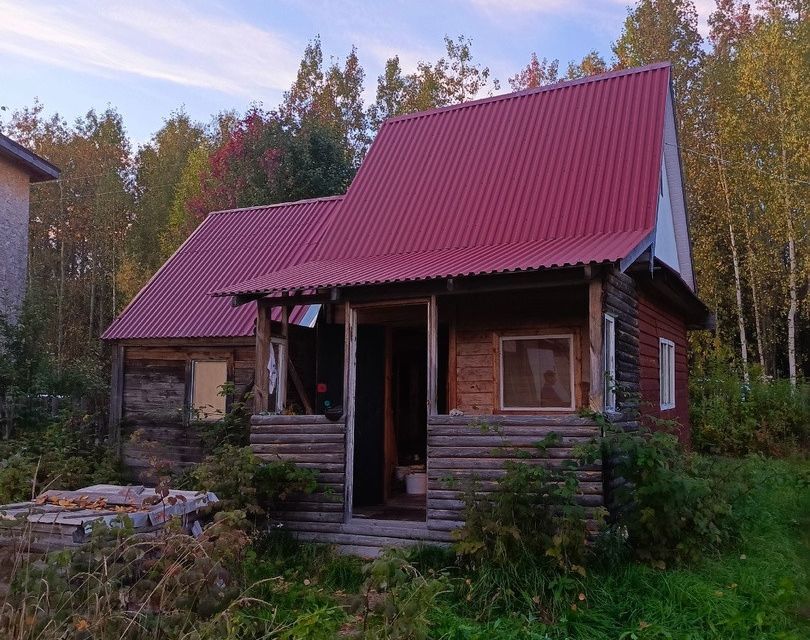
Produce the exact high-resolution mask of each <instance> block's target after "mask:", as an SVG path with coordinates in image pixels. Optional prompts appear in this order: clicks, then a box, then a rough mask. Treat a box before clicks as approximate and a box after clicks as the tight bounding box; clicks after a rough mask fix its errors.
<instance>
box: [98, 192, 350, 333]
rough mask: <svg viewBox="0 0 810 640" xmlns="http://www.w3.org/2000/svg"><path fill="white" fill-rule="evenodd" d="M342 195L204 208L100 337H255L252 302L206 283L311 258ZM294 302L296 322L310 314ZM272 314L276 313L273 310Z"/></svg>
mask: <svg viewBox="0 0 810 640" xmlns="http://www.w3.org/2000/svg"><path fill="white" fill-rule="evenodd" d="M341 200H342V196H335V197H331V198H318V199H313V200H301V201H299V202H293V203H285V204H280V205H272V206H265V207H255V208H249V209H234V210H230V211H219V212H215V213H211V214H209V215H208V216H207V217H206V218H205V220H204V221H203V222H202V224H200V226H199V227H198V228H197V229H196V230H195V231H194V233H192V234H191V236H189V238H188V239H187V240H186V241H185V242H184V243H183V245H182V246H181V247H180V248H179V249H178V250H177V251H176V252H175V253H174V255H173V256H172V257H171V258H169V260H168V261H167V262H166V263H165V264H164V265H163V266H162V267H161V268H160V269H159V270H158V271H157V273H155V275H154V276H153V277H152V279H151V280H150V281H149V283H148V284H147V285H146V286H145V287H144V288H143V289H142V290H141V291H140V292H139V293H138V295H137V296H135V298H134V299H133V300H132V302H130V304H129V305H128V306H127V308H126V309H124V311H123V312H122V313H121V315H119V316H118V318H116V320H115V321H114V322H113V323H112V324H111V325H110V327H109V328H108V329H107V331H106V332H105V333H104V335H103V336H102V338H103V339H105V340H122V339H135V338H138V339H146V338H211V337H238V336H250V335H253V327H254V321H255V318H256V304H255V303H251V304H245V305H242V306H240V307H232V306H231V302H230V300H228V299H227V298H214V297H212V296H211V295H209V292H210V291H211V290H212V289H217V288H221V287H226V286H228V285H230V284H233V283H236V282H239V281H242V280H245V279H249V278H255V277H256V276H258V275H259V274H262V273H267V272H268V271H274V270H282V269H284V268H286V267H289V266H290V265H293V264H298V263H300V262H304V261H306V260H308V259H310V258H311V256H312V254H313V252H314V250H315V248H316V247H317V243H318V240H319V239H320V237H321V234H322V232H323V229H324V227H325V225H327V224H328V222H329V220H330V218H331V217H332V216H333V215H334V213H335V211H336V210H337V209H338V207H339V205H340V202H341ZM308 311H309V307H296V308H295V309H294V310H293V312H292V314H291V317H290V320H291V321H292V322H301V321H303V320H305V319H306V318H307V317H311V315H312V314H308ZM276 313H277V314H278V313H279V311H278V310H276Z"/></svg>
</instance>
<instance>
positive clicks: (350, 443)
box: [343, 302, 357, 522]
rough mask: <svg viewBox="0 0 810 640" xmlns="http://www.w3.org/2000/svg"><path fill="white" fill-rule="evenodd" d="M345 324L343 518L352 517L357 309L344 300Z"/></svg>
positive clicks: (346, 519) (348, 518)
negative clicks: (344, 476) (344, 474)
mask: <svg viewBox="0 0 810 640" xmlns="http://www.w3.org/2000/svg"><path fill="white" fill-rule="evenodd" d="M343 310H344V312H343V322H344V326H345V352H344V358H343V362H344V367H343V415H344V417H345V419H346V482H345V487H344V490H345V494H344V501H343V509H344V512H343V520H344V521H345V522H349V521H350V520H351V518H352V501H353V496H354V391H355V379H356V376H355V373H356V368H357V311H356V310H354V309H352V306H351V304H350V303H348V302H346V303H345V305H344V307H343Z"/></svg>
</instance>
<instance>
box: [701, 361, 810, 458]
mask: <svg viewBox="0 0 810 640" xmlns="http://www.w3.org/2000/svg"><path fill="white" fill-rule="evenodd" d="M689 394H690V420H691V423H692V442H693V445H694V447H695V448H696V449H697V450H698V451H703V452H706V453H713V454H720V455H731V456H739V455H746V454H749V453H765V454H768V455H776V456H784V455H788V454H790V453H792V452H794V451H795V450H796V449H797V448H804V449H807V448H808V447H810V384H807V383H799V384H798V385H797V386H796V387H795V388H794V387H792V386H791V384H790V382H789V381H787V380H766V379H763V378H762V376H760V375H757V372H756V371H754V372H752V375H751V381H750V382H749V383H748V384H745V383H743V382H742V381H741V380H740V379H739V378H738V376H737V375H736V374H735V373H734V372H733V371H731V369H730V368H729V367H728V365H727V364H726V363H725V362H723V361H722V360H719V359H713V360H709V361H708V362H706V363H704V364H703V365H702V366H701V367H700V368H699V369H698V370H697V371H696V372H695V374H694V375H693V376H692V378H691V380H690V385H689Z"/></svg>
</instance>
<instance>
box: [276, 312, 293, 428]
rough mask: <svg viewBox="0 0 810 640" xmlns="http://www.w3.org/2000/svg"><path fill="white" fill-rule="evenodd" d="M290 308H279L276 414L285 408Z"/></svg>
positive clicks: (282, 411)
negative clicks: (279, 331) (279, 332)
mask: <svg viewBox="0 0 810 640" xmlns="http://www.w3.org/2000/svg"><path fill="white" fill-rule="evenodd" d="M289 319H290V308H289V307H282V308H281V342H279V343H278V344H277V345H276V349H277V353H278V362H277V365H276V366H277V367H278V382H277V384H276V413H284V410H285V409H286V408H287V371H288V370H289V366H288V364H289V357H290V344H289V338H290V324H289Z"/></svg>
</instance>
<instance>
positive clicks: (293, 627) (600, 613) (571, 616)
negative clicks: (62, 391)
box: [0, 458, 810, 640]
mask: <svg viewBox="0 0 810 640" xmlns="http://www.w3.org/2000/svg"><path fill="white" fill-rule="evenodd" d="M718 464H720V465H725V468H727V469H728V470H729V474H731V473H740V474H742V475H743V476H744V477H745V478H747V479H748V480H749V482H748V486H750V487H751V489H750V490H749V492H748V493H747V494H746V495H745V497H744V500H743V501H742V503H741V504H740V506H739V510H738V514H737V515H738V517H739V518H740V519H741V521H742V522H743V527H742V532H741V536H740V539H739V540H738V542H737V543H736V545H735V546H734V547H733V548H730V549H727V550H726V551H725V552H724V553H723V554H721V555H716V556H713V557H706V556H704V557H703V559H702V560H701V561H700V562H698V563H694V564H692V565H690V566H683V567H677V568H669V569H667V570H660V569H654V568H651V567H649V566H646V565H641V564H636V563H630V562H627V561H619V560H615V561H613V562H612V564H610V566H602V567H601V568H593V569H589V571H588V573H587V575H585V576H584V577H583V576H580V575H559V574H550V573H549V572H548V570H547V569H543V564H542V563H532V562H531V559H530V558H522V559H521V558H517V559H515V562H514V563H512V564H511V565H509V566H508V567H505V568H503V569H493V568H491V567H482V568H480V569H478V570H477V571H474V572H465V571H464V570H463V569H462V568H461V567H459V566H458V565H457V564H456V562H455V558H454V555H453V553H452V552H451V551H450V550H448V549H442V548H437V547H419V548H416V549H413V550H410V551H408V552H407V553H406V554H405V557H406V559H407V563H408V567H410V569H406V570H405V572H404V573H402V572H399V569H400V568H401V565H399V564H397V559H396V557H393V556H392V558H394V559H393V561H391V562H390V564H389V565H385V564H382V565H380V564H379V563H376V566H377V572H378V573H379V574H380V575H383V578H382V580H383V581H385V582H388V583H389V586H391V585H393V586H397V585H398V587H397V588H398V589H399V592H398V594H397V595H396V597H395V598H394V599H393V600H392V599H389V600H385V599H384V598H383V597H382V594H381V593H379V592H380V585H381V584H382V582H381V581H380V578H379V576H378V577H377V581H376V582H374V581H373V580H374V574H375V569H374V568H372V569H371V570H370V571H369V567H368V565H367V564H366V563H364V562H363V561H362V560H360V559H358V558H351V557H345V556H338V555H336V554H335V553H334V552H333V551H332V550H330V549H329V548H327V547H322V546H314V545H300V544H298V543H296V542H295V541H293V540H292V539H290V538H289V537H287V536H285V535H284V534H280V533H278V532H275V533H272V534H267V535H265V536H261V537H259V538H258V539H254V540H253V542H252V544H251V545H250V547H247V548H246V555H244V556H242V557H241V559H240V560H239V565H238V566H239V567H242V570H241V571H237V572H236V573H235V574H234V576H235V575H237V574H238V575H239V584H235V585H233V586H234V588H236V589H237V591H238V592H239V593H240V594H241V595H240V596H239V598H238V603H235V604H231V605H229V606H228V607H227V609H225V610H224V611H223V610H222V607H223V606H225V605H224V604H220V605H216V606H214V607H213V608H211V607H208V608H209V609H211V611H213V612H214V613H210V612H209V613H204V610H207V609H206V608H205V607H201V606H199V605H200V604H201V603H197V605H195V606H194V607H191V608H189V609H188V611H187V612H186V613H183V612H182V611H181V612H180V613H183V615H187V616H190V618H189V624H190V629H188V631H189V632H190V635H186V636H184V637H196V638H201V639H202V638H218V637H225V636H223V633H226V631H227V634H226V635H227V637H229V638H234V640H236V639H237V638H248V637H250V638H253V637H268V638H269V637H273V638H279V639H281V640H293V639H295V640H330V639H332V638H336V637H337V638H348V637H354V638H362V637H364V638H385V639H389V640H407V639H411V638H413V639H415V638H432V639H441V640H507V639H516V640H657V639H670V640H693V639H694V640H711V639H717V640H720V639H722V640H736V639H739V640H743V639H745V640H756V639H764V638H769V639H776V640H779V639H781V640H799V639H805V638H810V461H808V460H792V461H784V460H765V459H760V458H751V459H747V460H745V461H742V462H741V461H739V460H735V461H719V462H718ZM232 535H236V534H235V533H234V534H232ZM238 539H239V538H238V537H237V538H230V540H231V542H230V543H229V542H227V541H228V540H229V538H227V537H225V536H224V535H220V536H218V537H217V536H214V537H213V538H211V539H210V540H209V541H208V542H203V543H202V544H203V545H208V546H206V547H205V549H203V548H202V547H200V543H196V542H194V543H190V546H188V548H187V549H186V547H182V546H181V547H178V549H179V551H177V550H176V551H171V549H172V547H171V546H169V547H167V549H168V553H169V556H168V557H167V558H166V559H164V560H163V562H164V564H165V563H166V562H169V563H174V564H177V565H178V566H180V564H182V563H181V562H180V560H182V558H179V559H178V558H175V556H176V555H177V553H182V554H192V555H194V556H195V557H197V559H198V561H199V562H202V563H203V564H202V565H190V566H192V569H193V570H195V571H199V569H198V568H195V567H198V566H202V567H207V566H208V564H207V560H206V558H207V555H208V554H209V553H219V554H222V553H225V554H226V556H227V555H228V553H229V549H231V548H234V544H235V543H234V542H233V540H237V541H238ZM223 545H224V546H223ZM228 545H230V546H228ZM237 546H238V545H237ZM198 547H200V548H198ZM202 551H204V553H202ZM164 553H165V552H164ZM172 554H173V555H172ZM601 557H603V558H604V557H606V556H604V555H603V556H601ZM74 560H75V558H74ZM381 562H383V563H385V562H387V561H386V560H385V559H383V561H381ZM185 564H189V563H185ZM602 564H605V565H606V564H608V563H606V562H603V563H602ZM157 566H158V568H159V567H161V566H163V565H157ZM172 566H174V565H172ZM184 566H185V565H184ZM121 569H122V570H124V571H123V573H121V571H120V570H119V571H118V573H119V574H121V575H122V576H123V581H119V582H120V584H118V583H116V584H117V586H115V589H122V593H125V594H127V593H130V592H131V591H132V590H133V589H134V588H135V587H137V586H139V585H140V586H143V585H142V584H141V583H142V582H143V580H141V582H136V583H133V582H132V581H127V579H126V575H127V574H126V571H125V569H126V567H121ZM411 569H412V570H413V571H412V570H411ZM160 572H161V570H159V571H158V573H160ZM398 572H399V575H400V577H399V578H396V577H395V576H396V575H397V573H398ZM58 574H59V572H58V571H57V574H56V575H57V577H58ZM166 575H171V576H173V579H174V578H177V579H178V580H181V579H182V578H183V576H182V574H178V573H177V572H166ZM388 575H390V576H392V578H391V581H389V579H388V578H387V577H385V576H388ZM416 576H421V577H420V578H419V579H418V580H417V579H415V577H416ZM77 577H81V578H82V580H83V581H86V580H85V579H89V578H93V579H94V580H95V579H98V580H101V579H102V578H103V572H97V571H96V572H94V573H92V575H91V574H83V573H80V574H76V576H74V578H73V580H74V582H70V581H68V582H66V583H65V585H64V586H65V588H67V586H68V585H70V584H72V585H73V587H74V588H75V587H76V584H74V583H75V580H76V578H77ZM226 577H227V576H226ZM63 581H64V580H63ZM207 581H208V578H207V577H206V576H204V578H203V581H202V583H201V584H203V587H204V584H205V583H206V582H207ZM368 581H372V582H368ZM79 582H80V583H82V584H83V582H82V581H79ZM59 584H61V583H59V581H58V580H54V581H53V582H52V583H50V584H49V585H48V586H47V588H46V590H47V589H51V588H59ZM172 584H173V585H174V582H172ZM180 584H182V581H181V582H180V583H178V585H180ZM194 584H196V583H194ZM215 584H216V582H215V583H214V585H215ZM369 585H371V587H369ZM419 585H422V586H421V587H420V586H419ZM493 585H500V586H501V590H500V591H499V590H498V589H493V588H492V586H493ZM175 586H177V585H175ZM111 588H112V587H111ZM173 588H174V587H173ZM507 589H508V590H511V593H508V594H504V593H503V591H506V590H507ZM372 591H373V593H372ZM115 593H117V591H116V592H115ZM115 593H113V596H115ZM200 593H201V594H203V595H205V594H206V593H208V592H207V591H206V589H205V588H202V589H201V591H200ZM493 593H494V594H495V596H494V597H493V596H492V594H493ZM537 593H540V594H544V595H543V596H542V598H541V597H539V596H532V594H537ZM74 596H75V597H73V599H68V600H67V601H66V602H67V603H68V604H69V605H70V608H71V610H70V611H62V612H61V614H60V615H62V614H64V615H62V618H65V616H67V617H66V618H65V619H64V620H62V619H61V618H59V620H61V621H59V620H57V618H58V616H57V617H56V618H54V622H53V623H51V624H49V625H48V626H47V627H46V628H45V629H43V630H42V632H39V631H37V629H35V628H34V627H33V626H31V625H28V624H23V622H24V621H25V620H26V618H25V616H18V619H19V621H20V624H21V626H20V628H19V629H18V631H17V632H16V633H15V634H14V635H13V637H15V638H34V637H37V638H42V640H47V639H48V638H54V639H55V638H57V637H59V638H62V637H74V636H73V635H71V634H73V633H74V632H75V631H76V630H78V629H79V626H77V625H81V624H84V622H85V621H84V619H83V617H82V616H84V617H87V622H88V624H89V625H90V627H89V629H88V630H87V633H92V634H95V633H96V631H97V630H98V631H99V635H92V636H91V635H84V636H80V635H76V636H75V637H98V638H102V637H103V638H108V637H109V638H112V637H118V636H117V635H115V633H114V629H112V628H110V629H108V631H109V633H107V634H106V635H101V633H100V632H101V630H103V629H106V628H107V627H109V626H110V625H109V624H107V625H105V624H104V623H105V620H108V619H112V620H113V621H114V620H115V619H116V618H124V619H126V618H127V615H128V614H127V613H126V611H123V610H120V609H119V608H118V604H117V603H118V598H117V596H116V597H110V598H109V602H106V601H105V604H104V607H105V608H104V609H103V611H96V612H95V613H93V612H94V611H95V610H94V609H93V607H92V606H90V605H87V604H86V603H85V604H82V602H81V598H80V597H79V596H81V593H79V591H77V592H76V593H75V594H74ZM484 598H491V599H490V600H489V601H487V600H485V599H484ZM34 600H35V601H32V604H33V605H35V606H36V607H37V608H41V607H42V606H43V604H42V602H43V601H41V599H40V600H36V598H35V599H34ZM46 600H47V599H46ZM229 601H230V600H225V601H224V602H225V603H227V602H229ZM233 602H235V601H233ZM76 603H78V604H76ZM369 603H371V605H372V606H371V609H369ZM375 603H377V605H378V606H376V607H375V606H374V604H375ZM91 604H92V603H91ZM202 604H204V603H202ZM74 605H75V606H74ZM76 607H78V608H76ZM364 607H365V608H364ZM9 611H12V609H9V608H8V607H4V608H2V609H0V627H3V625H4V624H6V621H5V617H6V616H7V615H8V613H9ZM217 611H220V613H216V612H217ZM364 611H365V613H364ZM46 613H47V615H45V614H46ZM52 613H53V612H51V613H48V612H47V611H45V610H44V609H43V611H42V615H43V616H45V617H46V618H47V617H53V616H52ZM57 613H59V611H57ZM155 615H156V616H157V617H155ZM163 615H165V613H163V612H162V609H161V608H158V610H156V611H154V615H152V617H151V618H149V617H147V616H142V618H143V620H145V621H148V622H149V624H150V625H152V626H151V627H147V625H146V624H144V629H143V633H141V632H140V631H139V630H138V631H137V633H136V632H135V630H133V632H132V633H130V634H128V635H127V637H128V638H145V637H157V636H156V635H155V633H156V632H155V631H154V629H153V627H155V625H157V624H158V619H159V618H160V617H161V616H163ZM425 619H426V620H427V621H428V623H429V626H428V628H427V633H426V635H423V632H425V625H424V622H425ZM368 621H370V623H369V626H368V628H367V629H366V631H365V635H363V628H364V626H365V625H366V622H368ZM57 622H58V624H57ZM374 625H376V626H374ZM187 626H188V625H187ZM148 629H153V630H148ZM191 629H193V633H192V632H191ZM0 633H2V631H0ZM167 633H168V630H167ZM111 634H112V635H111ZM170 636H171V634H170V633H169V634H168V636H167V637H170ZM4 637H5V636H4ZM8 637H12V635H9V636H8Z"/></svg>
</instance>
